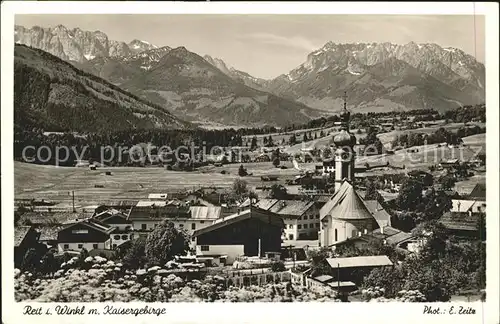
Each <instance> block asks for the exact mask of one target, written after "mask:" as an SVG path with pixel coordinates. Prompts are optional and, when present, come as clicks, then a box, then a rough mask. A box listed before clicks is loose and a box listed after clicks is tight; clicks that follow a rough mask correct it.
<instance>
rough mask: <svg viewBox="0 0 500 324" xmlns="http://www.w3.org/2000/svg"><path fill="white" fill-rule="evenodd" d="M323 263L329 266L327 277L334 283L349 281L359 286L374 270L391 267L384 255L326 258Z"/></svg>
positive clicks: (391, 264)
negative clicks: (331, 278)
mask: <svg viewBox="0 0 500 324" xmlns="http://www.w3.org/2000/svg"><path fill="white" fill-rule="evenodd" d="M323 262H325V263H326V265H328V266H329V268H330V270H329V273H327V274H328V275H330V276H331V277H333V280H334V281H341V282H342V281H344V282H345V281H350V282H353V283H355V284H356V285H359V284H361V282H362V281H363V278H364V277H365V275H367V274H368V273H369V272H370V271H371V270H373V269H375V268H383V267H391V266H393V263H392V261H391V260H389V258H388V257H387V256H385V255H373V256H357V257H346V258H328V259H326V260H324V261H323Z"/></svg>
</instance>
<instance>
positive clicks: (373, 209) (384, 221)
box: [363, 200, 391, 227]
mask: <svg viewBox="0 0 500 324" xmlns="http://www.w3.org/2000/svg"><path fill="white" fill-rule="evenodd" d="M363 202H364V204H365V206H366V208H367V209H368V211H370V213H371V214H372V216H373V218H375V220H376V221H377V223H378V225H379V226H380V227H385V226H390V225H391V215H389V213H388V212H387V211H386V210H385V209H384V207H382V205H380V203H379V202H378V201H377V200H363Z"/></svg>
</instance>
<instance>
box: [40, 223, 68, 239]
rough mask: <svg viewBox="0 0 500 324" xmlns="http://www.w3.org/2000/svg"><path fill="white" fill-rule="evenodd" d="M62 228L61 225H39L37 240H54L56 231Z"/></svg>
mask: <svg viewBox="0 0 500 324" xmlns="http://www.w3.org/2000/svg"><path fill="white" fill-rule="evenodd" d="M61 229H63V226H41V227H38V228H37V230H38V231H39V232H40V237H39V238H38V240H39V241H55V240H57V233H58V232H59V231H60V230H61Z"/></svg>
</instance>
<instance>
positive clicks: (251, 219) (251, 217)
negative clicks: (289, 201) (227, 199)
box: [193, 207, 284, 263]
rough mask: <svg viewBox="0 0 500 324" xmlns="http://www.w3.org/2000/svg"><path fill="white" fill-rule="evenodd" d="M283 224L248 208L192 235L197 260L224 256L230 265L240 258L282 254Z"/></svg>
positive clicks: (266, 213)
mask: <svg viewBox="0 0 500 324" xmlns="http://www.w3.org/2000/svg"><path fill="white" fill-rule="evenodd" d="M283 227H284V223H283V220H282V219H281V218H280V217H277V216H276V215H275V214H273V213H270V212H267V211H265V210H261V209H259V208H255V207H250V208H248V209H246V210H244V211H241V212H238V213H236V214H233V215H230V216H227V217H223V218H220V219H218V220H216V221H214V222H213V223H212V224H210V225H209V226H207V227H205V228H202V229H198V230H196V231H194V233H193V237H194V238H195V241H196V255H197V256H214V255H219V256H227V262H228V263H232V262H234V260H235V259H236V258H237V257H239V256H243V255H244V256H258V255H259V254H260V256H264V254H265V253H266V252H279V251H280V250H281V233H282V230H283Z"/></svg>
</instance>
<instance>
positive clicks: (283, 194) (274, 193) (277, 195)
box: [269, 184, 288, 199]
mask: <svg viewBox="0 0 500 324" xmlns="http://www.w3.org/2000/svg"><path fill="white" fill-rule="evenodd" d="M287 197H288V192H287V190H286V188H285V187H284V186H283V185H280V184H273V185H272V186H271V192H270V193H269V198H273V199H286V198H287Z"/></svg>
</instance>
